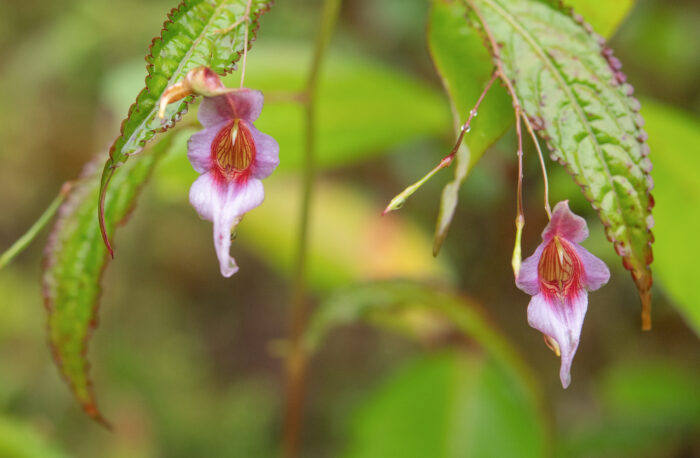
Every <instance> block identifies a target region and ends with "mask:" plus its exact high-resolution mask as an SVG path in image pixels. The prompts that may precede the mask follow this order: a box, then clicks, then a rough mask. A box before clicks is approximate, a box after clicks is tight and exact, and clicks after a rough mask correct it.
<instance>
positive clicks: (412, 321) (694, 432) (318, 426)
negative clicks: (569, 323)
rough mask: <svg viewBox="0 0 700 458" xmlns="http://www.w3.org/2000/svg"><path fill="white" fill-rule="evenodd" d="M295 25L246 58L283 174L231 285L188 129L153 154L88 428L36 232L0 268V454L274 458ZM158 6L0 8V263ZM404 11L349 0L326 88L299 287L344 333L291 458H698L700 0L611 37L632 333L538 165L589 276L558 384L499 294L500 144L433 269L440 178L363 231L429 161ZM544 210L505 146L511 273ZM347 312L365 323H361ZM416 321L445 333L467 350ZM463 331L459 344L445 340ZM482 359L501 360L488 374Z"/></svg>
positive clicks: (326, 354) (99, 129)
mask: <svg viewBox="0 0 700 458" xmlns="http://www.w3.org/2000/svg"><path fill="white" fill-rule="evenodd" d="M319 5H320V1H318V0H313V1H312V0H303V1H302V0H296V1H293V2H292V1H278V4H277V5H275V6H274V8H273V9H272V10H271V12H270V13H268V14H267V15H266V16H265V17H264V18H263V19H262V27H261V30H260V32H259V38H258V40H257V42H256V43H255V45H254V47H253V50H252V52H251V54H250V56H249V66H248V70H247V72H248V77H247V85H248V86H250V87H256V88H260V89H262V90H264V92H265V94H266V97H267V105H266V107H265V110H264V112H263V115H262V117H261V118H260V120H259V122H258V123H257V125H258V127H259V128H260V130H262V131H264V132H268V133H270V134H272V135H274V136H275V137H276V138H277V139H278V140H279V143H280V145H281V148H282V149H281V159H282V165H281V167H280V170H279V171H278V172H277V173H276V174H275V176H273V177H272V178H270V179H269V180H268V182H267V184H266V192H267V196H268V197H267V201H266V203H265V205H263V206H262V207H260V208H259V209H257V210H255V212H252V213H251V214H250V215H248V216H247V217H246V220H245V221H244V223H243V224H242V225H241V227H240V228H239V234H238V239H237V241H236V243H234V255H235V256H236V259H237V261H238V264H239V265H240V266H241V271H240V272H239V273H238V274H236V276H235V277H234V278H233V279H231V280H225V279H223V278H221V276H220V275H219V271H218V263H217V262H216V260H215V256H214V252H213V247H212V242H211V224H210V223H207V222H203V221H200V220H199V218H198V217H197V216H196V213H195V212H194V211H193V209H192V208H190V207H189V204H188V186H189V183H190V182H191V181H192V180H193V179H194V177H195V176H196V174H195V172H194V171H192V170H191V168H190V167H189V165H188V164H187V161H186V158H185V142H186V139H187V136H188V134H189V133H191V131H189V132H188V131H184V132H181V133H179V134H178V137H177V139H176V144H177V147H175V148H174V151H173V152H172V153H170V154H169V155H168V158H167V159H166V160H165V161H164V162H163V163H162V164H161V166H160V167H159V169H158V170H157V171H156V173H155V176H154V177H153V180H152V182H151V184H150V186H148V187H147V189H146V190H145V191H144V193H143V195H142V196H141V198H140V201H139V205H138V208H137V210H136V211H135V212H134V214H133V216H132V218H131V221H130V222H129V224H128V225H127V226H126V227H125V228H122V229H120V231H119V232H118V234H117V236H116V247H117V257H116V259H115V261H114V262H111V263H110V266H109V268H108V269H107V272H106V275H105V277H104V294H103V299H102V301H101V309H100V327H99V329H98V331H97V332H96V333H95V336H94V338H93V340H92V344H91V349H90V359H91V362H92V365H93V369H92V372H93V376H94V379H95V384H96V388H97V392H98V396H99V400H100V404H101V407H102V409H103V411H104V412H105V414H106V415H107V417H108V418H109V419H110V420H111V421H112V422H113V424H114V431H113V432H108V431H106V430H105V429H103V428H102V427H100V426H98V425H96V424H95V423H93V422H92V421H91V420H89V419H88V418H87V416H85V415H84V414H83V413H82V412H81V411H80V409H79V407H78V406H77V404H76V402H75V401H74V400H73V399H72V397H71V394H70V392H69V390H68V389H67V387H66V385H65V384H64V383H63V382H62V380H61V379H60V376H59V375H58V371H57V370H56V368H55V367H54V365H53V362H52V360H51V357H50V352H49V350H48V346H47V344H46V335H45V329H44V328H45V313H44V309H43V305H42V299H41V293H40V275H41V271H40V263H41V257H42V248H43V244H44V243H45V240H46V232H47V231H45V233H44V234H43V235H42V236H41V237H40V238H39V239H38V240H36V241H35V243H34V244H32V245H31V247H30V248H29V249H28V250H27V251H26V252H24V253H23V254H22V255H21V256H20V257H19V258H18V259H17V260H16V261H15V262H14V263H13V264H12V265H10V266H9V267H6V268H4V269H3V270H2V271H0V456H2V457H42V458H43V457H47V458H49V457H96V456H99V457H106V458H113V457H114V458H116V457H129V458H137V457H169V458H170V457H183V458H184V457H267V456H275V455H277V453H278V449H279V445H278V444H279V438H280V435H281V428H282V425H281V418H282V410H283V398H282V393H283V373H282V359H281V353H282V349H283V345H282V339H283V338H284V336H285V333H286V320H287V305H288V296H289V279H290V269H291V267H290V266H291V265H292V263H291V260H292V255H293V251H294V246H293V245H294V244H293V242H294V240H295V236H296V230H297V222H298V221H297V214H298V206H299V180H298V171H299V166H300V163H301V154H302V125H303V124H302V111H301V110H302V109H301V107H300V106H297V105H295V104H294V103H292V102H290V101H289V100H288V99H287V98H286V97H285V93H286V91H289V90H294V89H298V88H300V87H301V85H302V82H303V81H304V78H305V74H306V70H307V68H308V62H309V57H310V49H311V44H312V42H313V38H314V34H315V31H316V26H317V21H318V14H319V11H320V8H319ZM173 6H175V5H174V4H173V3H172V2H171V1H165V0H149V1H136V0H121V1H120V2H118V3H117V2H113V1H108V0H62V1H57V0H24V1H21V2H20V1H13V0H2V1H1V3H0V196H1V197H0V250H2V249H4V248H5V247H7V246H9V245H10V244H11V243H12V242H13V241H14V240H15V239H16V238H18V237H19V236H20V235H21V234H22V233H23V232H24V231H25V230H26V229H27V228H28V227H29V226H30V225H31V224H32V223H33V221H35V219H36V218H37V217H38V215H39V214H40V213H41V212H42V211H43V210H44V209H45V208H46V206H47V205H48V204H49V202H50V201H51V200H52V199H53V197H54V196H55V194H56V192H57V191H58V189H59V188H60V186H61V184H62V183H63V182H64V181H66V180H70V179H72V178H74V177H75V176H77V175H78V173H79V172H80V170H81V168H82V166H83V164H84V163H85V162H87V161H88V160H89V159H90V158H92V157H93V156H94V155H95V154H96V153H99V152H102V153H101V154H105V153H104V151H106V148H107V147H108V146H109V144H110V143H111V141H112V140H113V138H114V137H115V135H116V133H117V132H118V126H119V123H120V122H121V118H122V117H123V116H124V115H125V113H126V110H127V108H128V106H129V105H130V104H131V103H132V101H133V99H134V98H135V95H136V94H137V92H138V91H139V90H140V88H141V87H142V86H143V78H144V76H145V64H144V61H143V57H142V56H143V55H145V53H146V50H147V46H148V44H149V43H150V40H151V38H152V37H153V36H154V35H156V34H157V33H158V31H159V30H160V26H161V24H162V22H163V20H164V18H165V13H166V12H167V11H168V10H169V8H171V7H173ZM427 10H428V2H425V1H423V0H383V1H381V2H376V1H372V0H346V1H345V2H344V4H343V8H342V12H341V19H340V24H339V27H338V32H337V34H336V35H335V37H334V40H333V46H332V50H331V53H330V56H329V58H328V61H327V62H326V66H325V69H324V74H323V84H322V88H321V93H320V97H321V102H320V108H319V111H320V115H319V118H320V127H319V130H320V134H319V144H320V147H319V149H320V150H319V154H320V156H321V159H320V163H321V174H320V175H321V176H320V181H319V184H318V188H317V193H316V196H315V198H314V209H313V225H312V234H311V236H312V238H313V243H312V247H311V264H310V269H311V273H310V282H311V287H312V290H313V302H314V305H315V306H316V308H317V310H323V311H324V312H319V313H325V315H323V314H322V315H321V318H320V322H321V323H323V322H324V320H325V322H330V323H340V324H342V326H337V327H333V328H332V329H330V330H329V332H328V333H327V334H325V338H324V339H322V340H321V341H320V342H319V343H318V351H317V353H316V354H315V355H314V357H313V359H312V364H311V367H310V375H309V383H308V388H307V399H306V401H307V405H306V410H305V424H304V431H303V434H304V437H303V450H302V456H304V457H326V456H344V457H375V456H376V457H392V456H397V457H398V456H402V457H404V456H405V457H413V456H416V457H420V456H423V457H443V456H444V457H448V456H449V457H452V456H476V457H491V456H533V457H536V456H562V457H628V456H629V457H689V458H690V457H698V456H700V345H698V344H699V342H698V333H699V332H700V292H698V289H697V280H698V273H699V272H700V270H699V269H698V265H697V263H698V259H700V241H699V240H698V237H697V228H698V227H700V178H699V177H698V175H697V173H698V172H697V171H698V170H700V156H698V153H700V117H699V116H700V84H699V78H698V75H699V74H700V47H698V43H700V29H699V28H698V27H697V24H698V23H700V4H698V2H696V1H693V0H675V1H662V0H639V1H637V2H636V5H634V7H633V8H632V10H631V12H630V14H629V16H628V17H627V18H626V19H625V20H624V21H623V23H622V24H621V26H620V28H619V30H618V31H617V32H616V34H615V35H614V37H613V38H612V40H611V45H612V47H613V48H614V49H615V52H616V55H617V56H618V57H619V58H620V59H621V60H622V62H623V63H624V70H625V71H626V73H627V75H628V79H629V81H630V82H631V83H632V84H633V85H634V86H635V88H636V89H637V95H639V96H640V99H641V100H642V104H643V111H642V113H643V114H644V115H645V117H646V118H647V130H648V132H649V134H650V139H649V142H650V145H651V149H652V155H651V158H652V161H653V162H654V163H655V166H656V167H655V172H654V173H653V176H654V178H655V180H656V184H657V189H656V190H655V192H654V194H655V197H656V201H657V207H656V209H655V212H654V214H655V218H656V222H657V227H656V228H655V230H654V232H655V235H656V239H657V242H656V244H655V256H656V262H655V263H654V264H653V266H652V267H653V269H654V272H655V278H656V285H655V289H654V312H653V313H654V330H653V331H652V332H650V333H642V332H641V331H640V330H639V309H640V306H639V300H638V297H637V293H636V290H635V288H634V285H633V282H632V281H631V279H630V276H629V274H628V273H627V272H626V271H624V269H623V268H622V266H621V262H620V260H619V259H618V258H617V256H616V255H615V253H614V250H613V249H612V246H611V245H610V244H609V243H608V242H607V241H606V240H605V238H604V235H603V232H602V228H601V225H600V223H599V222H598V220H597V217H596V216H595V214H593V213H592V211H591V210H590V208H589V207H588V205H587V203H586V202H585V200H584V199H583V198H582V196H581V194H580V192H579V191H578V189H577V188H576V187H575V186H574V185H573V183H572V181H571V179H570V178H569V177H568V176H567V175H566V173H564V172H563V171H562V170H560V169H559V168H558V167H555V166H553V165H550V181H551V183H552V191H551V198H552V200H553V201H558V200H563V199H570V201H571V205H572V208H573V210H574V211H575V212H577V213H579V214H583V215H585V216H586V218H587V220H588V221H589V224H590V227H591V233H592V235H591V238H590V239H589V240H588V241H587V242H586V243H585V245H586V246H587V248H588V249H589V250H591V251H592V252H594V253H595V254H596V255H598V256H599V257H601V258H603V259H604V260H605V261H606V262H607V263H608V265H609V266H610V267H611V270H612V278H611V280H610V283H609V284H608V285H607V286H605V287H604V288H603V289H602V290H600V291H599V292H596V293H593V294H591V296H590V308H589V312H588V316H587V319H586V323H585V325H584V329H583V334H582V343H581V346H580V347H579V350H578V354H577V356H576V360H575V363H574V367H573V373H572V375H573V383H572V385H571V386H570V387H569V389H567V390H562V389H561V386H560V384H559V378H558V365H559V360H558V359H557V358H556V357H555V356H554V355H552V353H551V352H550V351H549V350H548V349H547V348H546V347H545V346H544V345H543V343H542V338H541V336H540V334H539V333H538V332H536V331H534V330H533V329H531V328H529V327H528V326H527V323H526V315H525V308H526V305H527V302H528V299H529V298H528V297H527V296H526V295H524V294H523V293H521V292H520V291H518V290H517V289H516V288H515V286H514V284H513V281H512V272H511V270H510V256H511V250H512V239H513V232H514V228H513V218H514V215H515V185H516V173H517V171H516V162H515V154H514V151H515V147H514V135H513V133H512V132H509V133H508V134H506V135H505V136H504V138H502V139H501V140H500V141H499V142H498V143H497V144H496V145H495V146H494V147H492V148H491V149H490V150H489V151H488V152H487V154H486V155H485V156H484V158H483V159H482V160H481V162H480V163H479V165H478V166H477V167H476V168H475V169H474V171H473V172H472V175H471V176H470V177H469V179H468V180H467V182H466V184H465V186H464V187H463V189H462V192H461V194H460V204H459V209H458V212H457V216H456V218H455V221H454V223H453V226H452V229H451V231H450V234H449V236H448V239H447V241H446V243H445V246H444V247H443V250H442V252H441V254H440V256H439V257H438V258H436V259H434V258H433V257H432V255H431V245H432V240H431V237H432V232H433V230H434V224H435V218H436V216H437V208H438V202H439V196H440V192H441V188H442V186H443V185H444V184H445V183H446V182H447V181H448V180H449V178H450V175H451V172H443V173H442V174H440V175H438V176H437V177H436V178H435V179H433V180H432V181H431V182H429V183H428V184H427V185H426V186H425V187H424V188H422V189H421V190H420V192H419V193H418V194H416V195H415V196H414V197H413V198H412V199H411V200H410V201H409V203H408V204H407V205H406V206H405V207H404V208H403V209H402V210H401V211H400V212H398V213H397V214H393V215H390V216H387V217H383V218H380V217H379V214H380V212H381V210H382V209H383V207H384V205H386V203H387V202H388V201H389V199H390V198H391V197H393V195H394V194H396V193H397V192H398V191H400V190H401V189H403V187H404V186H406V185H407V184H409V183H411V182H413V181H414V180H415V179H416V178H418V177H419V176H422V175H423V173H425V171H427V170H429V169H430V168H432V166H433V165H434V164H435V163H436V161H437V160H438V159H439V158H441V157H442V156H443V155H444V154H445V153H446V152H447V150H448V149H449V147H450V144H451V141H452V133H451V132H452V120H451V114H450V108H449V102H448V100H447V97H446V95H445V94H444V92H443V91H442V87H441V84H440V81H439V78H438V77H437V75H436V73H435V70H434V69H433V66H432V64H431V61H430V56H429V54H428V51H427V48H426V44H425V26H426V17H427ZM465 71H468V68H465ZM232 78H233V79H232V80H231V81H235V80H236V78H237V76H236V75H234V76H233V77H232ZM484 103H485V104H487V103H488V98H487V99H486V100H485V102H484ZM191 111H193V112H194V111H195V109H194V108H193V109H192V110H191ZM190 117H191V119H193V120H194V118H192V116H191V115H190ZM478 125H479V118H477V120H476V122H475V124H474V126H473V129H475V130H476V129H478ZM541 193H542V185H541V179H540V178H539V169H538V163H537V160H536V156H535V155H533V154H532V151H531V150H530V149H528V150H527V151H526V179H525V207H526V218H527V224H526V226H525V234H524V241H523V249H524V252H525V253H529V252H531V251H532V250H533V249H534V247H535V246H536V245H537V243H538V240H539V233H540V231H541V228H542V227H543V226H544V225H545V224H546V215H545V214H544V212H543V210H542V209H541V204H540V201H541ZM387 279H403V281H402V282H399V283H386V282H383V281H384V280H387ZM377 281H380V282H383V283H379V284H377V283H376V282H377ZM367 282H371V283H370V284H369V285H367ZM382 285H383V286H382ZM372 302H377V303H378V304H374V305H375V306H377V307H379V308H380V309H382V307H384V308H386V311H385V312H382V313H378V314H377V313H375V314H369V315H368V314H366V313H364V312H363V311H362V310H364V309H363V307H369V306H368V305H367V304H368V303H372ZM396 304H400V305H401V307H400V308H398V309H394V308H392V307H394V306H395V305H396ZM431 307H433V308H438V309H440V310H446V311H447V312H446V313H447V314H448V315H450V314H452V316H453V317H454V316H459V317H462V318H464V320H466V323H467V324H466V326H464V328H465V329H467V331H466V333H465V332H463V331H465V329H461V330H460V327H459V326H458V327H457V328H458V329H454V328H453V326H452V325H449V324H448V323H447V322H446V321H445V320H444V317H442V316H437V315H435V314H434V313H432V311H431ZM397 310H398V311H397ZM465 314H466V315H465ZM470 314H474V315H473V316H472V315H470ZM324 317H325V318H324ZM475 317H479V318H478V319H477V318H475ZM355 318H357V319H355ZM470 320H471V321H470ZM474 320H476V321H474ZM480 320H481V321H480ZM367 321H369V322H370V323H369V324H367V323H366V322H367ZM362 322H364V324H363V323H362ZM474 322H478V323H479V325H478V326H479V327H480V331H476V332H474V331H473V330H472V331H469V330H468V329H469V327H470V324H469V323H472V324H473V323H474ZM315 323H316V322H315ZM465 334H466V335H465ZM470 335H471V337H470ZM475 335H476V336H477V338H476V339H475V338H473V337H474V336H475ZM477 342H478V343H477ZM489 346H492V347H494V348H501V349H503V348H505V349H506V350H504V351H503V354H506V355H507V357H506V358H505V360H499V359H498V358H494V356H493V354H492V353H493V352H490V351H485V350H484V348H489ZM497 353H498V352H497Z"/></svg>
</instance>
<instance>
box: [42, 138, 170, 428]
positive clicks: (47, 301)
mask: <svg viewBox="0 0 700 458" xmlns="http://www.w3.org/2000/svg"><path fill="white" fill-rule="evenodd" d="M174 134H175V132H174V131H173V135H169V136H167V137H166V138H164V139H163V140H162V141H161V142H159V143H156V145H158V146H159V147H160V145H161V143H164V145H163V148H162V150H161V149H159V151H157V152H156V153H155V154H158V155H161V156H162V155H163V154H164V153H165V152H166V151H167V149H168V148H169V146H170V144H171V143H172V140H173V138H174ZM100 161H101V155H98V156H95V157H94V158H93V159H92V160H91V161H89V162H88V163H87V164H86V165H85V166H84V167H83V171H82V172H81V173H80V175H79V177H78V179H77V180H75V181H73V182H71V187H70V189H69V191H68V196H67V197H66V199H65V201H64V202H63V204H61V207H60V208H59V210H58V214H57V217H56V221H55V222H54V225H53V227H52V229H51V232H50V234H49V238H48V241H47V244H46V247H45V249H44V255H43V261H42V272H43V275H42V296H43V298H44V308H45V309H46V312H47V315H48V316H49V318H50V316H51V314H52V313H53V312H54V310H55V307H54V305H55V304H54V303H53V302H52V298H51V280H50V278H49V275H48V272H49V270H50V269H51V268H52V267H53V266H54V265H55V259H54V257H53V256H52V253H53V252H54V250H55V248H56V247H58V246H60V243H61V241H60V236H59V234H60V233H61V230H62V228H63V224H64V221H65V220H66V219H68V218H70V217H71V216H72V214H73V212H74V210H75V209H76V208H77V207H78V206H79V205H80V203H81V202H82V201H83V199H84V198H85V196H86V194H88V193H90V192H91V187H90V186H89V182H90V180H91V179H92V178H97V173H98V167H99V163H100ZM155 165H156V164H154V166H153V167H151V169H150V170H149V172H148V174H147V176H146V178H145V179H144V181H143V182H142V183H140V184H139V185H138V186H137V187H136V191H135V193H134V199H133V200H132V202H131V203H130V204H129V207H128V209H127V211H126V212H125V213H124V216H123V217H122V218H121V219H120V220H118V221H116V223H115V229H116V227H121V226H124V225H126V224H127V223H128V221H129V219H130V218H131V215H132V214H133V211H134V209H135V208H136V204H137V201H138V198H139V195H140V194H141V191H142V190H143V187H144V186H145V185H146V184H147V183H148V181H149V180H150V178H151V176H152V174H153V171H154V170H155ZM82 185H85V186H82ZM110 259H111V257H110V255H109V253H105V256H104V259H103V261H102V266H101V269H100V272H99V274H98V298H97V300H96V302H95V304H94V305H93V308H92V311H91V315H90V324H89V326H88V329H87V332H86V333H85V337H84V339H83V342H82V346H81V352H80V356H81V358H83V360H84V362H85V377H86V380H87V391H88V396H89V399H88V400H87V401H86V402H85V401H83V400H81V399H80V398H79V397H78V392H77V388H76V386H75V384H74V383H73V382H72V381H71V380H70V379H69V378H68V376H67V375H66V374H65V372H64V371H63V360H62V358H61V355H60V353H59V351H58V348H57V347H56V346H55V345H54V344H53V343H52V342H51V341H50V340H49V348H50V350H51V355H52V357H53V359H54V361H55V363H56V366H57V367H58V369H59V372H60V374H61V377H62V378H63V380H64V381H65V382H66V383H67V384H68V386H69V387H70V388H71V391H72V392H73V394H74V397H75V398H76V400H78V402H79V403H80V405H81V407H82V409H83V411H84V412H85V413H86V414H87V415H88V416H89V417H91V418H92V419H93V420H95V421H96V422H97V423H98V424H100V425H101V426H103V427H105V428H107V429H108V430H112V426H111V423H110V422H109V421H108V420H107V419H106V418H105V416H104V415H103V414H102V413H101V411H100V409H99V407H98V405H97V396H96V393H95V389H94V383H93V380H92V377H90V369H91V365H90V362H89V360H88V358H87V353H88V347H89V342H90V339H91V338H92V335H93V333H94V332H95V330H96V329H97V326H98V324H99V319H98V314H99V308H100V297H101V295H102V278H103V276H104V272H105V269H106V268H107V265H108V264H109V260H110ZM49 325H50V323H49V319H48V318H47V324H46V326H47V331H48V335H49V336H50V335H51V330H50V328H49Z"/></svg>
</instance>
